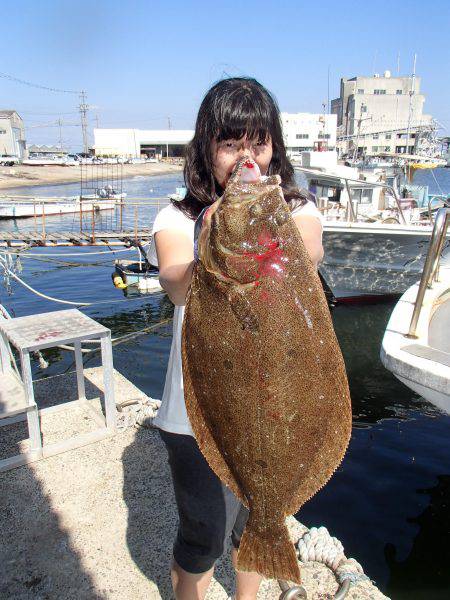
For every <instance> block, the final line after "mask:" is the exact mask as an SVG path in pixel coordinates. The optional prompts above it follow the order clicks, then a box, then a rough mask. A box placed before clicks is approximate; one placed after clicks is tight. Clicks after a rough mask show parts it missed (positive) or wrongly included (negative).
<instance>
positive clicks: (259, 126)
mask: <svg viewBox="0 0 450 600" xmlns="http://www.w3.org/2000/svg"><path fill="white" fill-rule="evenodd" d="M242 156H248V157H250V158H252V159H253V160H254V161H255V162H256V163H257V164H258V166H259V168H260V171H261V174H262V175H270V174H279V175H280V176H281V181H282V184H281V185H282V188H283V191H284V197H285V200H286V202H288V204H289V207H290V208H291V214H292V216H293V219H294V221H295V223H296V225H297V227H298V229H299V231H300V233H301V236H302V239H303V242H304V244H305V246H306V249H307V251H308V253H309V255H310V257H311V260H312V261H313V263H314V264H316V265H317V264H318V262H319V261H320V260H321V259H322V256H323V250H322V224H321V220H320V213H319V211H318V210H317V208H316V206H315V204H314V203H313V202H311V201H310V200H308V199H307V192H301V191H299V189H298V188H297V186H296V185H295V181H294V171H293V168H292V165H291V164H290V162H289V160H288V159H287V156H286V149H285V146H284V142H283V134H282V130H281V123H280V113H279V109H278V106H277V104H276V101H275V100H274V98H273V97H272V96H271V94H270V93H269V92H268V91H267V90H266V89H265V88H264V87H263V86H262V85H261V84H260V83H258V82H257V81H256V80H254V79H249V78H232V79H224V80H222V81H219V82H218V83H216V84H215V85H214V86H213V87H212V88H211V89H210V90H209V91H208V93H207V94H206V96H205V98H204V99H203V102H202V104H201V106H200V110H199V113H198V117H197V122H196V127H195V134H194V138H193V140H192V141H191V142H190V144H189V145H188V147H187V154H186V164H185V168H184V179H185V184H186V187H187V194H186V197H185V198H184V200H182V201H181V202H178V201H177V202H174V203H173V204H171V205H169V206H167V207H166V208H164V209H162V210H161V211H160V212H159V213H158V215H157V217H156V219H155V223H154V227H153V233H154V242H155V243H154V246H155V249H156V254H157V256H152V261H154V260H156V258H157V261H158V265H159V273H160V282H161V285H162V287H163V288H164V289H165V290H166V291H167V293H168V295H169V297H170V299H171V300H172V302H173V303H174V304H175V312H174V322H173V341H172V348H171V352H170V357H169V365H168V370H167V375H166V383H165V388H164V393H163V398H162V400H163V401H162V405H161V408H160V411H159V414H158V417H157V419H156V421H155V424H156V425H157V426H158V427H159V428H160V433H161V437H162V439H163V441H164V443H165V445H166V448H167V451H168V454H169V464H170V468H171V471H172V478H173V484H174V489H175V497H176V502H177V506H178V513H179V518H180V523H179V529H178V534H177V538H176V540H175V544H174V550H173V562H172V571H171V575H172V583H173V588H174V593H175V597H176V598H177V600H197V599H198V600H202V599H203V598H204V597H205V594H206V590H207V588H208V585H209V582H210V580H211V577H212V573H213V570H214V563H215V561H216V559H217V558H219V557H220V556H221V554H222V553H223V550H224V545H225V543H226V541H227V539H228V538H229V537H230V536H231V540H232V543H233V551H232V553H233V562H234V564H235V559H236V554H237V550H236V549H237V548H238V546H239V540H240V537H241V535H242V532H243V529H244V526H245V522H246V519H247V511H246V509H245V508H244V507H242V506H241V505H240V503H239V502H238V500H237V499H236V498H235V497H234V495H233V494H232V493H231V492H230V490H229V489H228V488H226V487H225V486H224V485H223V484H222V483H221V482H220V480H219V479H218V478H217V477H216V475H215V474H214V473H213V472H212V471H211V469H210V468H209V466H208V464H207V462H206V460H205V459H204V457H203V455H202V454H201V452H200V450H199V449H198V446H197V444H196V441H195V438H194V437H193V432H192V429H191V426H190V424H189V419H188V417H187V413H186V407H185V404H184V396H183V377H182V367H181V327H182V322H183V314H184V304H185V299H186V293H187V290H188V288H189V284H190V281H191V277H192V270H193V266H194V225H195V220H196V218H197V217H198V216H199V214H200V212H201V211H202V210H203V208H205V207H206V206H209V205H210V204H212V203H213V202H215V201H216V200H217V199H218V198H219V197H220V196H221V195H222V193H223V191H224V189H225V186H226V183H227V181H228V179H229V177H230V175H231V173H232V171H233V168H234V166H235V164H236V162H237V160H238V159H239V158H241V157H242ZM260 582H261V577H260V575H258V574H257V573H247V572H238V573H237V576H236V599H237V600H252V599H254V598H256V594H257V591H258V588H259V585H260Z"/></svg>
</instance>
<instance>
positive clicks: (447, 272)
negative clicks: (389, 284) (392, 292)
mask: <svg viewBox="0 0 450 600" xmlns="http://www.w3.org/2000/svg"><path fill="white" fill-rule="evenodd" d="M449 223H450V208H441V209H440V210H439V211H438V214H437V217H436V222H435V226H434V230H433V239H432V241H431V244H430V248H429V250H428V254H427V258H426V262H425V267H424V269H423V272H422V277H421V280H420V282H418V283H416V284H415V285H413V286H411V287H410V288H409V289H408V290H407V291H406V292H405V293H404V294H403V296H402V297H401V298H400V300H399V301H398V302H397V304H396V306H395V308H394V310H393V312H392V315H391V318H390V319H389V323H388V325H387V327H386V331H385V334H384V338H383V342H382V347H381V353H380V357H381V361H382V363H383V364H384V366H385V367H386V368H387V369H388V370H389V371H391V372H392V373H393V374H394V375H395V376H396V377H397V378H398V379H399V380H400V381H402V382H403V383H404V384H405V385H407V386H408V387H409V388H410V389H411V390H413V391H414V392H416V393H417V394H419V395H420V396H422V397H423V398H425V399H426V400H428V401H429V402H431V403H432V404H434V405H435V406H437V407H438V408H440V409H441V410H443V411H444V412H446V413H447V414H450V335H449V332H450V266H445V265H441V266H440V267H439V256H440V251H441V248H442V245H443V244H444V243H445V234H446V231H447V228H448V224H449ZM437 273H439V276H438V277H437V280H436V274H437ZM433 280H434V281H433Z"/></svg>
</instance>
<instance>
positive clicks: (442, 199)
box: [428, 194, 450, 223]
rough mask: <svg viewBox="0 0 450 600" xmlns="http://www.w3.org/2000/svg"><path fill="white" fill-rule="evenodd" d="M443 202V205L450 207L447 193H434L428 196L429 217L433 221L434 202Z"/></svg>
mask: <svg viewBox="0 0 450 600" xmlns="http://www.w3.org/2000/svg"><path fill="white" fill-rule="evenodd" d="M436 201H437V202H442V207H441V208H444V207H447V206H448V207H450V198H449V197H448V196H447V195H446V194H433V195H430V197H429V198H428V217H429V219H430V223H432V222H433V202H436Z"/></svg>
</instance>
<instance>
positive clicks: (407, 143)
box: [406, 54, 417, 154]
mask: <svg viewBox="0 0 450 600" xmlns="http://www.w3.org/2000/svg"><path fill="white" fill-rule="evenodd" d="M416 61H417V54H414V64H413V72H412V76H411V89H410V91H409V108H408V128H407V130H406V154H408V149H409V137H410V133H411V116H412V103H413V96H414V93H415V82H416Z"/></svg>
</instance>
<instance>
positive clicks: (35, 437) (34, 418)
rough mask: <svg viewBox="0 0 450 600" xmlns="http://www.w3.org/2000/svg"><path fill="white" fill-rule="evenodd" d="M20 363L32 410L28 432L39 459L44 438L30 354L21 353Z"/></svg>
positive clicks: (28, 417)
mask: <svg viewBox="0 0 450 600" xmlns="http://www.w3.org/2000/svg"><path fill="white" fill-rule="evenodd" d="M20 363H21V367H22V379H23V384H24V390H25V396H26V399H27V403H28V406H30V407H31V408H30V410H27V421H28V431H29V434H30V442H31V451H32V452H36V453H37V454H38V455H39V457H41V456H42V437H41V426H40V423H39V413H38V408H37V406H36V402H35V400H34V391H33V378H32V375H31V364H30V353H29V352H27V351H26V350H24V351H22V352H21V353H20Z"/></svg>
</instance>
